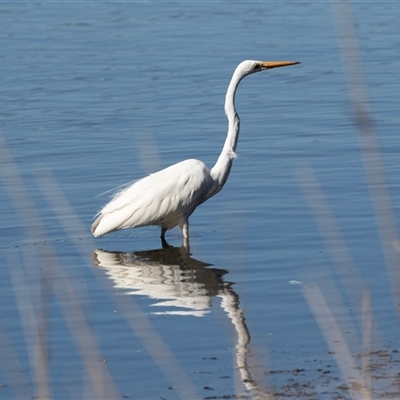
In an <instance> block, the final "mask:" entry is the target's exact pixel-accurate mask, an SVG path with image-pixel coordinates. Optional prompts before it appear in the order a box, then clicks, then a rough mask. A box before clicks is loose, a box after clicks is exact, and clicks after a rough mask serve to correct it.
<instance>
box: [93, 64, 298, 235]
mask: <svg viewBox="0 0 400 400" xmlns="http://www.w3.org/2000/svg"><path fill="white" fill-rule="evenodd" d="M294 64H298V62H293V61H269V62H268V61H267V62H262V61H253V60H247V61H243V62H242V63H240V64H239V65H238V67H237V68H236V70H235V72H234V74H233V76H232V79H231V82H230V84H229V86H228V90H227V93H226V98H225V113H226V116H227V118H228V121H229V128H228V134H227V137H226V140H225V144H224V147H223V149H222V152H221V154H220V156H219V158H218V160H217V162H216V164H215V166H214V167H213V168H212V169H211V170H209V169H208V168H207V167H206V165H205V164H204V163H203V162H202V161H199V160H194V159H190V160H185V161H182V162H180V163H177V164H174V165H172V166H170V167H168V168H165V169H163V170H161V171H158V172H156V173H154V174H151V175H149V176H147V177H145V178H142V179H140V180H138V181H136V182H134V183H133V184H131V185H130V186H128V187H126V188H125V189H122V190H121V191H119V192H118V193H116V194H115V195H114V197H113V199H112V200H111V201H110V202H109V203H108V204H106V205H105V206H104V207H103V209H102V210H101V211H100V212H99V213H98V215H97V218H96V220H95V221H94V223H93V225H92V227H91V230H92V233H93V235H94V236H96V237H97V236H102V235H104V234H106V233H109V232H113V231H116V230H119V229H126V228H138V227H140V226H147V225H158V226H160V227H161V237H162V238H164V235H165V232H166V231H167V229H171V228H174V227H175V226H177V225H179V226H180V227H181V229H182V233H183V236H184V238H188V236H189V217H190V215H191V214H192V213H193V211H194V210H195V209H196V207H197V206H199V205H200V204H201V203H204V202H205V201H206V200H207V199H209V198H210V197H211V196H213V195H215V194H216V193H218V192H219V191H220V190H221V189H222V187H223V186H224V184H225V182H226V180H227V179H228V176H229V172H230V170H231V166H232V161H233V158H234V156H235V150H236V144H237V140H238V136H239V126H240V120H239V116H238V114H237V112H236V108H235V93H236V89H237V86H238V84H239V82H240V81H241V80H242V79H243V78H244V77H245V76H246V75H249V74H252V73H254V72H259V71H263V70H265V69H270V68H276V67H284V66H288V65H294Z"/></svg>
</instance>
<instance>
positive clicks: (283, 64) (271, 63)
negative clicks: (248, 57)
mask: <svg viewBox="0 0 400 400" xmlns="http://www.w3.org/2000/svg"><path fill="white" fill-rule="evenodd" d="M260 64H261V66H262V68H265V69H271V68H278V67H287V66H289V65H296V64H300V62H298V61H263V62H262V63H260Z"/></svg>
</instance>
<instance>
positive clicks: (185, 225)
mask: <svg viewBox="0 0 400 400" xmlns="http://www.w3.org/2000/svg"><path fill="white" fill-rule="evenodd" d="M179 226H180V227H181V229H182V235H183V237H184V238H188V237H189V220H186V221H184V222H182V223H181V224H179Z"/></svg>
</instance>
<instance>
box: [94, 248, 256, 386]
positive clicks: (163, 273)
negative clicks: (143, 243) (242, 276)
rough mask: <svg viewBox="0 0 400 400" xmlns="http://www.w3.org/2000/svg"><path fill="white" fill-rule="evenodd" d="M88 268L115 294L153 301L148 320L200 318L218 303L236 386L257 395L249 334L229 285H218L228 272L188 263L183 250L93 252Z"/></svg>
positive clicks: (197, 262) (228, 283)
mask: <svg viewBox="0 0 400 400" xmlns="http://www.w3.org/2000/svg"><path fill="white" fill-rule="evenodd" d="M93 263H94V265H96V266H98V267H100V268H103V269H104V270H105V273H106V274H107V276H108V277H109V278H111V279H112V280H113V282H114V287H115V288H118V289H125V290H126V294H131V295H144V296H147V297H149V298H151V299H154V300H155V302H154V303H153V304H152V306H153V307H160V309H157V310H156V311H154V312H153V313H154V314H173V315H186V316H188V315H189V316H195V317H202V316H204V315H205V314H207V313H209V312H210V308H211V305H212V298H213V297H220V298H221V307H222V309H223V310H224V311H225V312H226V314H227V316H228V318H229V319H230V320H231V322H232V325H233V327H234V329H235V331H236V334H237V338H236V339H237V341H236V354H235V356H236V357H235V358H236V367H237V369H238V371H239V374H240V377H241V381H242V382H243V384H244V385H245V387H246V388H247V389H248V390H252V391H259V387H258V385H257V384H256V382H255V381H254V380H253V379H252V377H251V374H250V371H249V367H248V355H249V344H250V333H249V330H248V328H247V326H246V322H245V318H244V315H243V311H242V310H241V309H240V307H239V303H240V300H239V295H238V294H237V293H236V292H235V291H234V290H233V288H232V286H233V283H232V282H225V281H224V279H223V277H224V275H225V274H227V272H228V271H226V270H223V269H218V268H210V267H211V266H212V265H211V264H207V263H205V262H202V261H199V260H196V259H194V258H192V257H191V256H190V254H189V253H188V252H187V250H186V249H185V247H180V248H178V247H166V248H163V249H157V250H148V251H137V252H133V253H124V252H111V251H105V250H100V249H96V250H94V252H93ZM162 308H163V310H162Z"/></svg>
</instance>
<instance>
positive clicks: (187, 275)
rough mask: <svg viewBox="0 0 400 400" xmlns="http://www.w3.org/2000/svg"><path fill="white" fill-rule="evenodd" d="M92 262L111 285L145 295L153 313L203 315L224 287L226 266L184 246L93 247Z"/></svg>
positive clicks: (131, 292)
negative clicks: (199, 256) (131, 249)
mask: <svg viewBox="0 0 400 400" xmlns="http://www.w3.org/2000/svg"><path fill="white" fill-rule="evenodd" d="M93 262H94V264H95V265H96V266H98V267H100V268H103V269H104V270H105V272H106V274H107V275H108V276H109V278H111V279H112V280H113V282H114V287H116V288H118V289H126V290H127V292H126V294H136V295H144V296H148V297H149V298H151V299H154V300H156V302H155V303H153V304H152V306H153V307H160V308H158V309H157V310H156V311H154V312H153V313H155V314H175V315H176V314H179V315H192V316H196V317H202V316H203V315H205V314H207V313H208V312H209V309H210V307H211V304H212V298H213V297H214V296H217V295H219V294H220V293H221V291H224V290H227V288H229V287H230V286H231V283H227V282H224V281H223V280H222V276H223V275H225V274H226V273H227V271H225V270H221V269H216V268H206V267H210V266H211V265H210V264H207V263H204V262H202V261H198V260H195V259H194V258H191V257H190V255H189V253H188V252H187V251H186V249H185V248H177V247H168V248H163V249H157V250H148V251H138V252H134V253H123V252H110V251H104V250H99V249H96V250H95V251H94V252H93Z"/></svg>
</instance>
